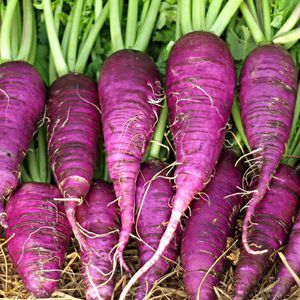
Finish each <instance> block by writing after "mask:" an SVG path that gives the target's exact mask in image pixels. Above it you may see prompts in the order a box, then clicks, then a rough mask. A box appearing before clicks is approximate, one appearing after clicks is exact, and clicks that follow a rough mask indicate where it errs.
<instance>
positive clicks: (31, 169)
mask: <svg viewBox="0 0 300 300" xmlns="http://www.w3.org/2000/svg"><path fill="white" fill-rule="evenodd" d="M26 161H27V165H28V173H29V175H30V177H31V178H32V180H33V181H34V182H41V178H40V174H39V167H38V160H37V158H36V155H35V147H34V141H32V142H31V144H30V147H29V149H28V151H27V155H26Z"/></svg>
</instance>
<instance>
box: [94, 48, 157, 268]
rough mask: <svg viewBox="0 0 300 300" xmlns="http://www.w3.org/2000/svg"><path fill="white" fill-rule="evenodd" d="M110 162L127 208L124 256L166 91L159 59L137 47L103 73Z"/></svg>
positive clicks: (101, 84)
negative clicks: (137, 191)
mask: <svg viewBox="0 0 300 300" xmlns="http://www.w3.org/2000/svg"><path fill="white" fill-rule="evenodd" d="M98 89H99V97H100V106H101V111H102V124H103V134H104V143H105V149H106V153H107V165H108V171H109V175H110V178H111V179H112V182H113V185H114V189H115V193H116V196H117V197H118V198H119V205H120V208H121V222H122V227H121V232H120V238H119V247H118V258H119V261H120V264H121V266H122V267H124V268H125V269H126V270H127V271H128V268H127V266H126V263H125V261H124V258H123V251H124V249H125V247H126V245H127V243H128V240H129V237H130V234H131V232H132V228H133V224H134V202H135V200H134V199H135V189H136V179H137V176H138V173H139V170H140V165H141V163H142V159H143V156H144V154H145V151H146V149H147V146H148V144H149V142H150V139H151V136H152V133H153V130H154V126H155V123H156V122H157V119H158V114H159V111H160V104H159V102H160V101H162V95H161V93H162V91H161V83H160V76H159V72H158V70H157V68H156V66H155V64H154V62H153V60H152V59H151V58H150V57H149V56H148V55H146V54H144V53H142V52H138V51H134V50H120V51H118V52H116V53H114V54H112V55H111V56H110V57H109V58H108V59H107V60H106V61H105V63H104V64H103V66H102V70H101V74H100V78H99V87H98Z"/></svg>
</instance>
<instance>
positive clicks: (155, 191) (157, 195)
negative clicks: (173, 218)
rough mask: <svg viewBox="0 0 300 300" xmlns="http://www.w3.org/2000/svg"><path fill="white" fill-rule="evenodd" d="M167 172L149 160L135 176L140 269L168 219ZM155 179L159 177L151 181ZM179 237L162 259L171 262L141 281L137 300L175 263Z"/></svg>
mask: <svg viewBox="0 0 300 300" xmlns="http://www.w3.org/2000/svg"><path fill="white" fill-rule="evenodd" d="M168 171H169V168H167V165H166V164H165V163H163V162H161V161H158V160H150V161H147V162H145V163H144V164H143V165H142V167H141V172H140V174H139V176H138V180H137V189H136V230H137V233H136V234H137V236H139V237H140V238H141V239H142V240H143V241H144V242H140V241H139V240H138V241H137V247H138V251H139V258H140V265H141V266H142V265H144V264H145V263H146V262H147V261H148V260H149V259H150V258H151V257H152V255H153V253H154V252H153V250H151V249H150V248H149V246H150V247H152V248H153V249H156V248H157V246H158V244H159V241H160V238H161V236H162V234H163V233H164V231H165V228H166V224H167V222H168V220H169V218H170V215H171V200H172V198H173V195H174V188H173V181H172V180H169V179H167V177H168V176H171V175H170V174H167V173H168ZM154 176H159V177H156V178H155V179H154V180H152V181H151V179H152V178H153V177H154ZM150 181H151V183H150ZM149 184H150V185H149ZM180 236H181V230H177V232H176V235H175V237H174V239H173V240H172V242H171V243H170V246H169V247H168V249H166V251H165V252H164V256H165V257H167V258H168V259H170V260H167V259H165V258H161V259H159V261H158V262H157V263H156V264H155V265H154V266H153V267H152V268H151V269H149V270H148V272H147V273H145V274H144V275H143V276H142V277H141V278H140V281H139V282H140V286H139V289H138V291H137V296H136V299H137V300H142V299H144V297H145V296H146V295H147V293H148V292H149V291H150V290H151V288H152V287H153V285H154V283H155V282H156V281H157V280H159V279H160V278H161V277H162V276H163V275H164V274H166V273H167V271H168V270H169V269H170V267H171V265H172V261H175V260H176V258H177V256H178V250H179V247H178V246H179V245H178V244H179V239H180ZM145 243H146V244H145ZM147 245H149V246H147Z"/></svg>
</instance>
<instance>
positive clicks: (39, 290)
mask: <svg viewBox="0 0 300 300" xmlns="http://www.w3.org/2000/svg"><path fill="white" fill-rule="evenodd" d="M58 197H61V195H60V192H59V190H58V189H57V188H56V187H55V186H53V185H49V184H45V183H25V184H23V185H21V186H20V187H19V188H18V189H17V190H16V191H15V192H14V193H13V194H12V196H11V197H10V199H9V202H8V204H7V207H6V213H7V220H8V226H9V227H8V229H7V230H6V237H7V239H8V242H7V244H8V253H9V256H10V258H11V260H12V262H13V264H14V265H15V267H16V269H17V272H18V274H19V275H20V276H21V279H22V280H23V282H24V284H25V286H26V288H27V290H28V291H30V292H31V293H32V294H33V295H34V297H38V298H47V297H50V296H51V294H52V293H53V292H54V291H55V290H56V288H57V285H58V281H59V278H60V275H61V271H60V269H61V268H62V265H63V263H64V258H65V254H66V251H67V248H68V244H69V242H70V239H71V228H70V225H69V223H68V220H67V217H66V215H65V212H64V207H63V205H62V204H61V203H59V202H57V201H54V200H53V199H54V198H58Z"/></svg>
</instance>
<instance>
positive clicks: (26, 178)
mask: <svg viewBox="0 0 300 300" xmlns="http://www.w3.org/2000/svg"><path fill="white" fill-rule="evenodd" d="M21 181H22V182H23V183H26V182H32V181H33V180H32V178H31V177H30V175H29V174H28V173H27V171H26V169H25V167H24V165H23V164H22V165H21Z"/></svg>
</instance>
